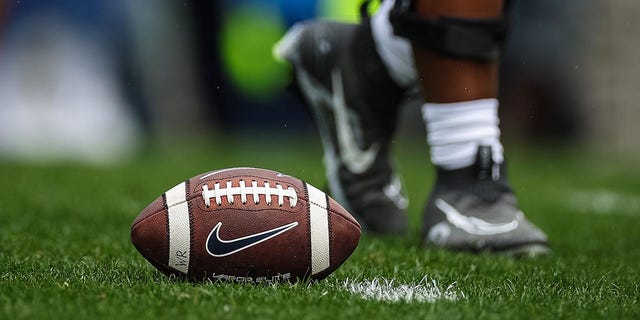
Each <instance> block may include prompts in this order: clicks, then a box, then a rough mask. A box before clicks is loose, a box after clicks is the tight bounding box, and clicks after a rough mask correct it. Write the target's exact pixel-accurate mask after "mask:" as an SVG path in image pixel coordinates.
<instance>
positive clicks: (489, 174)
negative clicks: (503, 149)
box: [422, 146, 549, 256]
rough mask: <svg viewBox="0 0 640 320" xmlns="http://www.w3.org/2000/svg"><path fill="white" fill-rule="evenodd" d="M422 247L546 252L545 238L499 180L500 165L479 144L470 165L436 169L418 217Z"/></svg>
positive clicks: (503, 180)
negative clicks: (422, 220)
mask: <svg viewBox="0 0 640 320" xmlns="http://www.w3.org/2000/svg"><path fill="white" fill-rule="evenodd" d="M422 239H423V240H424V242H425V244H427V245H435V246H437V247H441V248H445V249H450V250H460V251H471V252H481V251H489V252H493V253H505V254H511V255H524V256H534V255H538V254H544V253H547V252H549V243H548V241H547V236H546V235H545V234H544V233H543V232H542V231H541V230H540V229H538V228H537V227H536V226H534V225H533V224H532V223H531V222H529V221H527V219H526V218H525V217H524V214H523V213H522V211H521V210H520V208H519V207H518V203H517V200H516V197H515V195H514V194H513V192H512V190H511V188H510V187H509V184H508V182H507V180H506V177H505V169H504V165H503V164H500V165H499V164H495V163H493V160H492V159H491V147H486V146H481V147H480V148H479V149H478V158H477V161H476V163H475V164H474V165H472V166H470V167H466V168H462V169H458V170H442V169H438V178H437V182H436V184H435V188H434V190H433V191H432V193H431V195H430V197H429V200H428V201H427V206H426V209H425V213H424V224H423V229H422Z"/></svg>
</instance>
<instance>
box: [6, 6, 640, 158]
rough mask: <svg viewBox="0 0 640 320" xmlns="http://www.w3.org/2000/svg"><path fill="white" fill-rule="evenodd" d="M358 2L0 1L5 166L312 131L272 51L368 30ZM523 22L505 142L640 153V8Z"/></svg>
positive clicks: (417, 129) (508, 83)
mask: <svg viewBox="0 0 640 320" xmlns="http://www.w3.org/2000/svg"><path fill="white" fill-rule="evenodd" d="M359 3H360V0H348V1H347V0H307V1H299V0H233V1H232V0H226V1H214V0H200V1H198V0H187V1H157V0H154V1H152V0H136V1H125V0H110V1H103V0H21V1H18V0H0V158H2V159H12V160H25V161H30V162H33V161H35V162H42V161H59V160H74V161H86V162H90V163H113V162H117V161H119V160H122V159H126V158H127V157H128V156H130V155H132V154H135V153H136V152H137V151H138V150H140V149H141V148H144V146H145V145H146V144H148V143H149V142H153V141H158V140H162V139H186V138H188V137H191V136H194V135H199V136H205V137H206V136H215V135H223V136H251V135H260V136H261V137H264V135H265V133H267V134H269V133H271V134H273V135H274V136H280V137H282V136H287V135H291V136H299V135H309V136H310V137H313V135H314V134H315V128H314V127H313V125H312V124H311V119H310V117H309V115H308V114H307V112H306V110H305V108H304V107H303V104H302V101H301V100H300V99H299V97H297V96H296V95H295V94H293V93H292V92H291V90H288V89H287V87H288V86H289V83H290V80H291V75H290V71H291V70H290V68H289V66H287V65H285V64H282V63H278V62H277V61H275V60H273V58H272V56H271V47H272V45H273V44H274V43H275V42H276V41H277V40H278V39H279V38H280V37H281V36H282V35H283V34H284V32H285V31H286V30H287V28H288V27H290V26H291V25H292V24H293V23H295V22H296V21H301V20H306V19H310V18H315V17H323V18H330V19H336V20H342V21H357V19H358V6H359ZM514 15H515V20H514V23H513V31H512V34H511V38H510V41H509V43H508V45H507V48H506V51H505V57H504V61H503V66H502V71H501V72H502V80H503V81H502V85H501V99H502V106H501V111H500V112H501V119H502V123H501V125H502V129H503V132H504V133H503V137H505V138H506V139H508V140H509V139H515V140H517V141H525V142H531V143H536V144H537V143H542V144H544V143H549V144H553V145H568V146H578V147H580V148H586V149H590V150H594V151H596V152H613V153H615V154H617V155H625V154H632V155H635V154H637V153H638V150H640V139H638V137H640V135H639V133H640V132H639V131H640V130H639V129H638V125H637V124H636V123H637V121H638V120H640V109H639V108H637V107H636V103H637V101H639V100H640V90H638V88H637V87H638V84H640V61H639V59H640V58H639V55H638V49H640V48H638V47H639V46H640V43H639V42H638V40H637V34H638V33H639V32H640V23H638V22H637V19H636V17H638V16H639V15H640V2H637V1H632V0H618V1H595V0H566V1H554V0H520V1H519V2H517V4H516V6H515V12H514ZM403 112H404V113H403V115H404V116H403V119H402V120H401V121H402V129H401V135H402V136H403V137H407V138H415V139H422V140H423V139H424V135H425V133H424V125H423V124H422V123H421V121H419V119H420V117H419V116H418V113H419V111H418V108H416V107H415V105H414V106H411V105H409V106H407V108H405V110H404V111H403ZM416 119H417V120H416ZM425 148H426V145H425Z"/></svg>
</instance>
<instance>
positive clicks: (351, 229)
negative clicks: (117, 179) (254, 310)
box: [131, 168, 361, 283]
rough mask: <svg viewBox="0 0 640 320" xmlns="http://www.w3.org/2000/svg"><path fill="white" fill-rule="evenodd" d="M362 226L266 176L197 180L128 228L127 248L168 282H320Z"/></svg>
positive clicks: (288, 181)
mask: <svg viewBox="0 0 640 320" xmlns="http://www.w3.org/2000/svg"><path fill="white" fill-rule="evenodd" d="M360 232H361V230H360V225H359V224H358V222H356V220H355V219H354V218H353V217H352V216H351V214H349V212H347V211H346V210H345V209H344V208H343V207H342V206H340V204H338V203H337V202H336V201H334V200H333V199H332V198H330V197H329V196H328V195H326V194H325V193H324V192H322V191H321V190H319V189H317V188H315V187H313V186H312V185H310V184H308V183H305V182H303V181H301V180H300V179H297V178H294V177H291V176H288V175H285V174H281V173H278V172H275V171H271V170H265V169H257V168H230V169H223V170H217V171H212V172H207V173H203V174H201V175H198V176H195V177H193V178H191V179H188V180H186V181H184V182H181V183H179V184H178V185H176V186H175V187H173V188H171V189H169V190H168V191H166V192H165V193H164V194H162V195H161V196H160V197H158V198H157V199H155V200H154V201H153V202H151V204H149V205H148V206H147V207H146V208H145V209H144V210H142V212H140V214H139V215H138V216H137V217H136V218H135V220H134V221H133V224H132V226H131V242H132V243H133V245H134V246H135V247H136V249H138V251H139V252H140V253H141V254H142V256H143V257H144V258H145V259H147V260H148V261H149V262H150V263H151V264H152V265H153V266H155V267H156V268H157V269H158V270H160V271H162V272H163V273H165V274H167V275H175V276H177V277H179V278H186V279H190V280H192V281H203V280H219V279H220V280H229V281H236V282H253V283H261V282H265V283H269V282H279V281H297V280H319V279H323V278H325V277H326V276H328V275H329V274H330V273H331V272H333V271H334V270H335V269H336V268H338V267H339V266H340V265H341V264H342V263H343V262H344V261H345V260H346V259H347V258H348V257H349V256H350V255H351V253H352V252H353V251H354V250H355V248H356V247H357V245H358V242H359V240H360Z"/></svg>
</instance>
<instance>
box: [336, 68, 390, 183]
mask: <svg viewBox="0 0 640 320" xmlns="http://www.w3.org/2000/svg"><path fill="white" fill-rule="evenodd" d="M331 85H332V89H333V97H332V102H333V111H334V115H335V121H336V131H337V135H338V144H339V146H340V159H341V160H342V162H343V163H344V165H345V166H346V167H347V169H349V171H351V172H352V173H356V174H359V173H363V172H365V171H367V170H368V169H369V168H370V167H371V165H373V162H374V161H375V160H376V156H377V155H378V151H379V150H380V145H379V144H378V143H374V144H372V145H371V146H370V147H369V148H368V149H366V150H362V149H360V147H359V146H358V143H357V142H356V139H355V137H354V133H353V130H352V128H351V124H350V123H349V111H348V110H347V105H346V102H345V99H344V87H343V85H342V73H341V72H340V70H338V69H334V70H333V72H332V73H331Z"/></svg>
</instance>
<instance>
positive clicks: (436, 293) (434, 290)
mask: <svg viewBox="0 0 640 320" xmlns="http://www.w3.org/2000/svg"><path fill="white" fill-rule="evenodd" d="M340 285H341V286H342V287H343V288H344V289H346V290H347V291H349V292H350V293H352V294H354V295H357V296H360V297H361V298H362V299H365V300H377V301H387V302H435V301H438V300H447V301H457V300H460V299H464V298H465V295H464V293H463V292H462V291H459V290H456V289H455V283H452V284H451V285H449V286H447V287H446V288H443V287H442V286H440V285H438V283H437V282H436V281H435V280H431V281H428V280H427V277H424V278H422V280H420V281H419V282H418V283H398V282H395V281H394V280H389V279H386V278H383V277H376V278H374V279H373V280H368V279H365V280H352V279H347V280H345V281H343V282H341V283H340Z"/></svg>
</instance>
